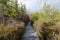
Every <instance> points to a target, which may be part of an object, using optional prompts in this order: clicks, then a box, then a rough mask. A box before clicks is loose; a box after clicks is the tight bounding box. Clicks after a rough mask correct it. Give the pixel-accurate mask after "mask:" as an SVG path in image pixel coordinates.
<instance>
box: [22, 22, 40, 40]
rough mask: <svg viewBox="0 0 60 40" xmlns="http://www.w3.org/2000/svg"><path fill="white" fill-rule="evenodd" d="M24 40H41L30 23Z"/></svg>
mask: <svg viewBox="0 0 60 40" xmlns="http://www.w3.org/2000/svg"><path fill="white" fill-rule="evenodd" d="M22 40H39V39H38V37H37V35H36V32H35V30H34V29H33V28H32V26H31V23H30V22H29V23H28V24H27V26H26V30H25V33H24V35H23V37H22Z"/></svg>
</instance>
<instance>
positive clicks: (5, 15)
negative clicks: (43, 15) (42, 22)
mask: <svg viewBox="0 0 60 40" xmlns="http://www.w3.org/2000/svg"><path fill="white" fill-rule="evenodd" d="M20 5H21V6H20ZM20 5H19V4H18V0H0V40H21V37H22V34H23V33H24V29H25V25H26V24H27V23H28V21H29V17H28V15H27V14H26V7H25V5H24V4H22V2H21V4H20Z"/></svg>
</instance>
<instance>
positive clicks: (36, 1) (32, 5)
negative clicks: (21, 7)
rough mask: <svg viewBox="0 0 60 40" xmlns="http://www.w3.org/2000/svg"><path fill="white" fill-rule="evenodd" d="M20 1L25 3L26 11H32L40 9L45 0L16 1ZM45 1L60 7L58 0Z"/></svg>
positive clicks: (59, 0)
mask: <svg viewBox="0 0 60 40" xmlns="http://www.w3.org/2000/svg"><path fill="white" fill-rule="evenodd" d="M20 2H23V3H24V4H25V5H26V8H27V11H29V12H32V11H37V10H39V9H41V8H42V6H43V4H44V2H45V0H18V3H20ZM47 3H49V4H51V5H52V6H53V5H54V6H56V7H57V8H58V9H60V0H47Z"/></svg>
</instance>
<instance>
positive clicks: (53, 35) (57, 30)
mask: <svg viewBox="0 0 60 40" xmlns="http://www.w3.org/2000/svg"><path fill="white" fill-rule="evenodd" d="M33 27H34V29H35V30H36V33H37V35H38V37H40V39H41V38H42V37H43V39H44V40H60V22H47V23H46V22H42V21H36V22H35V23H34V24H33Z"/></svg>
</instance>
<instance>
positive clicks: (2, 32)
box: [0, 22, 25, 40]
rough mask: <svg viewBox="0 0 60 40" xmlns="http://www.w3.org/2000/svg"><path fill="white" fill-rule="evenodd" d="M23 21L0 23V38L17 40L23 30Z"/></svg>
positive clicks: (2, 39) (0, 39) (1, 39)
mask: <svg viewBox="0 0 60 40" xmlns="http://www.w3.org/2000/svg"><path fill="white" fill-rule="evenodd" d="M24 25H25V24H24V22H17V23H15V24H11V23H8V24H7V25H5V24H0V40H19V39H20V38H21V36H22V34H23V32H24V28H25V26H24Z"/></svg>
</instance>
